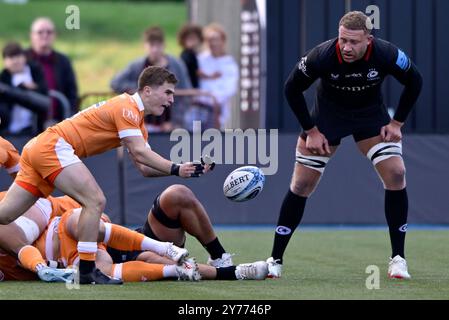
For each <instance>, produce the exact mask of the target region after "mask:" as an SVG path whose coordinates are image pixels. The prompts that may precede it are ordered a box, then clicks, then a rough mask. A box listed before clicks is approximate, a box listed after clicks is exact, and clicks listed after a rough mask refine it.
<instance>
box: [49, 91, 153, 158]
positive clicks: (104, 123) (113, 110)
mask: <svg viewBox="0 0 449 320" xmlns="http://www.w3.org/2000/svg"><path fill="white" fill-rule="evenodd" d="M48 130H51V131H54V132H56V133H58V134H59V135H60V136H61V137H63V138H64V140H65V141H67V142H68V143H69V144H70V145H71V146H72V147H73V149H74V151H75V154H76V155H77V156H78V157H80V158H82V157H87V156H91V155H95V154H99V153H103V152H105V151H108V150H111V149H114V148H117V147H119V146H120V144H121V141H120V140H121V139H123V138H125V137H129V136H141V137H142V138H143V139H145V142H146V140H147V139H148V132H147V130H146V128H145V125H144V106H143V103H142V99H141V98H140V96H139V95H138V93H136V94H134V95H132V96H131V95H129V94H126V93H124V94H121V95H119V96H116V97H114V98H112V99H110V100H107V101H103V102H99V103H97V104H95V105H93V106H91V107H89V108H87V109H85V110H83V111H81V112H79V113H77V114H76V115H74V116H73V117H71V118H69V119H66V120H64V121H62V122H61V123H59V124H57V125H55V126H53V127H51V128H49V129H48Z"/></svg>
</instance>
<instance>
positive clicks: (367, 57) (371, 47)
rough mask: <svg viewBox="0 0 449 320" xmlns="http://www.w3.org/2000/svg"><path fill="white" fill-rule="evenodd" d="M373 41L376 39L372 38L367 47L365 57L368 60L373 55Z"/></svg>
mask: <svg viewBox="0 0 449 320" xmlns="http://www.w3.org/2000/svg"><path fill="white" fill-rule="evenodd" d="M373 41H374V39H373V40H371V42H370V44H369V45H368V48H367V49H366V52H365V57H364V59H365V61H368V59H369V58H370V57H371V51H373Z"/></svg>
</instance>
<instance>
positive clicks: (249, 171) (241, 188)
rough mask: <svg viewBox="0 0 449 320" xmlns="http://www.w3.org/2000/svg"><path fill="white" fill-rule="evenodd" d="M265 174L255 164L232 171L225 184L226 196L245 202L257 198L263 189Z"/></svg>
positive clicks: (224, 191)
mask: <svg viewBox="0 0 449 320" xmlns="http://www.w3.org/2000/svg"><path fill="white" fill-rule="evenodd" d="M264 183H265V175H264V173H263V172H262V170H261V169H260V168H258V167H254V166H245V167H240V168H238V169H236V170H234V171H232V172H231V173H230V174H229V175H228V177H227V178H226V180H225V182H224V184H223V193H224V195H225V197H226V198H228V199H229V200H232V201H236V202H243V201H247V200H250V199H253V198H255V197H256V196H257V195H258V194H259V193H260V192H261V191H262V189H263V186H264Z"/></svg>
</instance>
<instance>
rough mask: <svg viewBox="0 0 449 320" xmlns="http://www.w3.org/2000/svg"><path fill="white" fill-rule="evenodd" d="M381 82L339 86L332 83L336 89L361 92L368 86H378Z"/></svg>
mask: <svg viewBox="0 0 449 320" xmlns="http://www.w3.org/2000/svg"><path fill="white" fill-rule="evenodd" d="M379 83H380V82H375V83H371V84H367V85H365V86H352V87H350V86H337V85H334V84H330V85H331V87H333V88H335V89H339V90H343V91H349V92H360V91H364V90H366V89H368V88H372V87H374V86H377V85H378V84H379Z"/></svg>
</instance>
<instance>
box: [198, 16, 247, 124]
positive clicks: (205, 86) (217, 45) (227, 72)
mask: <svg viewBox="0 0 449 320" xmlns="http://www.w3.org/2000/svg"><path fill="white" fill-rule="evenodd" d="M226 38H227V36H226V32H225V31H224V29H223V27H222V26H220V25H218V24H216V23H212V24H210V25H208V26H206V27H205V29H204V39H205V42H206V45H207V49H208V50H207V51H205V52H203V53H201V54H200V55H199V56H198V62H199V69H200V81H199V82H200V89H201V90H203V91H207V92H210V93H212V95H213V96H214V97H215V99H216V101H217V102H218V107H219V109H220V119H219V122H220V126H221V128H222V129H224V128H225V127H226V125H227V122H228V121H229V120H230V116H231V98H232V97H233V96H234V95H235V94H236V92H237V84H238V78H239V69H238V66H237V63H236V61H235V59H234V58H233V57H232V56H231V55H229V54H227V53H226ZM201 100H202V102H203V103H208V104H213V100H212V99H210V98H208V97H201Z"/></svg>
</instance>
